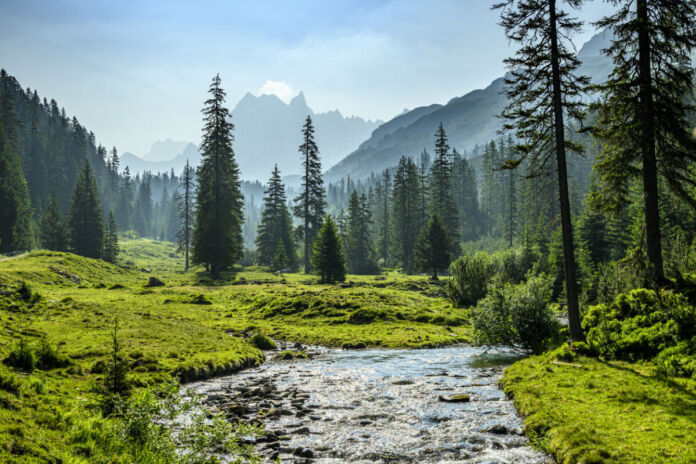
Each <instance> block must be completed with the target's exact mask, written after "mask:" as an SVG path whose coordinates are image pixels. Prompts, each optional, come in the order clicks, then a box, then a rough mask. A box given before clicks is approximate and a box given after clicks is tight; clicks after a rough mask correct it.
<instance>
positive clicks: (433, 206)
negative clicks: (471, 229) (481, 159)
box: [429, 123, 459, 254]
mask: <svg viewBox="0 0 696 464" xmlns="http://www.w3.org/2000/svg"><path fill="white" fill-rule="evenodd" d="M450 156H451V154H450V146H449V145H448V144H447V134H446V133H445V128H444V127H443V126H442V123H440V126H439V127H438V129H437V132H436V133H435V159H434V160H433V165H432V166H431V167H430V185H429V187H430V190H429V193H430V211H431V213H434V214H437V215H438V216H440V218H441V219H442V221H443V223H444V224H445V227H446V228H447V231H448V234H449V235H450V236H451V237H457V235H458V231H459V221H458V218H457V208H456V206H455V205H454V200H453V199H452V162H451V160H450ZM450 244H451V245H452V249H450V250H449V251H450V252H451V253H452V254H456V251H457V250H456V248H457V247H456V246H455V244H456V242H455V241H454V240H453V241H451V242H450Z"/></svg>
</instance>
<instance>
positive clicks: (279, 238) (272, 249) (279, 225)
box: [256, 164, 296, 267]
mask: <svg viewBox="0 0 696 464" xmlns="http://www.w3.org/2000/svg"><path fill="white" fill-rule="evenodd" d="M265 195H266V196H265V197H264V200H263V212H262V213H261V222H260V223H259V226H258V233H257V234H256V250H257V259H258V262H259V264H262V265H265V266H271V265H273V261H274V258H275V257H276V255H277V254H278V246H279V244H282V246H283V248H284V249H283V253H282V254H283V256H284V259H285V266H284V267H287V266H295V264H296V263H295V243H294V241H293V233H292V219H291V218H290V212H289V211H288V205H287V202H288V201H287V197H286V196H285V186H284V185H283V181H282V179H281V177H280V171H279V170H278V165H277V164H276V165H275V167H274V168H273V172H272V173H271V178H270V179H269V181H268V188H266V191H265Z"/></svg>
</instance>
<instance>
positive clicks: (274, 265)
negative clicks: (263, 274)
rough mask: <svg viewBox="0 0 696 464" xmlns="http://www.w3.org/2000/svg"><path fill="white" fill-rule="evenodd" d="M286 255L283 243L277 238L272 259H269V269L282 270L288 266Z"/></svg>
mask: <svg viewBox="0 0 696 464" xmlns="http://www.w3.org/2000/svg"><path fill="white" fill-rule="evenodd" d="M288 264H289V261H288V255H287V253H286V252H285V244H284V243H283V241H282V240H278V246H277V247H276V251H275V253H274V254H273V259H272V260H271V269H273V270H274V271H282V270H283V269H285V268H286V267H288Z"/></svg>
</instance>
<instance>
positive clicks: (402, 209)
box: [391, 157, 423, 273]
mask: <svg viewBox="0 0 696 464" xmlns="http://www.w3.org/2000/svg"><path fill="white" fill-rule="evenodd" d="M418 181H419V176H418V168H416V165H415V163H414V162H413V160H411V159H410V158H406V157H402V158H401V160H399V166H398V167H397V168H396V174H394V187H393V191H392V205H393V207H392V211H391V224H392V226H391V227H392V234H393V241H394V245H393V250H394V256H395V258H396V261H397V263H398V264H399V265H401V266H402V267H403V269H404V270H405V271H406V272H409V273H410V272H412V271H413V270H414V262H413V250H414V247H415V244H416V239H417V238H418V233H419V232H420V230H421V226H422V225H423V224H422V223H421V215H420V214H419V211H418V200H419V198H418Z"/></svg>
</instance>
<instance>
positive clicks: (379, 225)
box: [339, 170, 392, 267]
mask: <svg viewBox="0 0 696 464" xmlns="http://www.w3.org/2000/svg"><path fill="white" fill-rule="evenodd" d="M391 190H392V178H391V174H390V173H389V170H385V171H384V172H383V173H382V176H381V178H380V179H379V180H378V181H377V183H376V184H375V189H374V200H373V203H372V215H373V219H374V224H375V226H376V227H375V241H376V243H377V256H378V257H379V259H380V260H381V264H382V266H385V267H386V266H388V265H389V262H390V260H389V259H390V254H389V252H390V250H391V244H390V236H391V235H390V232H391V228H390V217H389V213H390V211H391V207H392V201H391ZM339 229H340V228H339Z"/></svg>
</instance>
